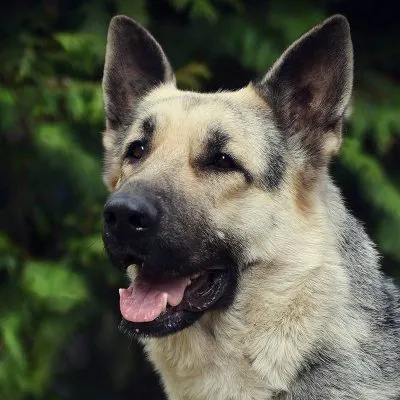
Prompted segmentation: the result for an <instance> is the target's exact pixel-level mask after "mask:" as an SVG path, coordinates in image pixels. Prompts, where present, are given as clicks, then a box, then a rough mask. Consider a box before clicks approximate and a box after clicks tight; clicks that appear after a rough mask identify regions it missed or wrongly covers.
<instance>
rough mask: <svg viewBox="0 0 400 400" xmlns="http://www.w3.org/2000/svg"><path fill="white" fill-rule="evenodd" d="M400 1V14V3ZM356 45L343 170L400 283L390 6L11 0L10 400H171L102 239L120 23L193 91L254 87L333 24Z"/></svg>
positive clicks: (1, 136)
mask: <svg viewBox="0 0 400 400" xmlns="http://www.w3.org/2000/svg"><path fill="white" fill-rule="evenodd" d="M393 4H394V2H393ZM338 12H340V13H343V14H344V15H346V16H347V17H348V19H349V21H350V24H351V28H352V34H353V41H354V47H355V66H356V68H355V77H356V78H355V89H354V101H353V112H352V116H351V118H350V120H349V122H348V123H347V126H346V130H345V139H344V142H343V147H342V152H341V154H340V156H339V158H338V159H337V160H336V161H335V162H334V164H333V166H332V168H333V172H334V175H335V179H336V181H337V182H338V184H339V185H340V186H341V187H342V189H343V192H344V196H345V198H346V200H347V204H348V206H349V207H350V208H351V209H352V210H353V212H354V213H355V214H356V215H357V216H358V217H360V218H361V219H362V220H363V221H364V222H365V224H366V227H367V230H368V232H369V233H370V235H371V236H372V238H373V239H374V241H375V242H376V243H377V244H378V247H379V249H380V251H381V253H382V255H383V258H382V266H383V268H384V270H385V271H386V272H387V273H388V274H390V275H392V276H394V277H395V278H396V279H399V278H400V268H399V265H400V239H399V238H400V168H399V158H400V140H399V135H400V90H399V89H400V44H399V42H400V24H399V23H398V20H399V19H398V12H397V10H396V9H395V6H394V5H393V6H391V3H390V2H384V1H350V0H349V1H342V0H326V1H311V0H307V1H306V0H304V1H298V0H291V1H279V0H272V1H261V0H260V1H244V0H220V1H211V0H169V1H162V0H160V1H156V0H148V1H147V0H110V1H103V2H100V1H82V0H68V1H67V0H64V1H33V0H32V1H25V2H20V1H6V2H3V3H2V4H1V5H0V211H1V214H0V398H1V399H7V400H9V399H10V400H14V399H78V400H79V399H93V398H96V399H97V400H101V399H114V400H118V399H159V398H161V397H160V396H161V395H160V394H159V393H160V392H159V389H158V385H157V380H156V378H155V377H154V376H153V375H152V372H151V367H149V366H148V365H147V364H145V363H144V361H143V357H142V354H141V352H140V349H139V348H138V346H137V345H136V343H134V342H132V341H130V340H129V339H128V338H126V337H123V336H122V335H121V334H120V333H119V332H118V330H117V325H118V323H119V318H120V316H119V307H118V295H117V289H118V287H119V286H120V285H126V282H125V283H124V282H123V280H122V276H121V274H120V273H119V272H118V271H116V270H114V269H113V267H111V266H110V264H109V262H108V261H107V259H106V257H105V254H104V250H103V245H102V241H101V222H102V221H101V216H102V207H103V203H104V200H105V198H106V191H105V189H104V188H103V185H102V181H101V131H102V130H103V128H104V122H103V105H102V93H101V77H102V68H103V61H104V51H105V39H106V31H107V26H108V23H109V20H110V18H111V17H112V16H113V15H115V14H119V13H124V14H126V15H129V16H132V17H134V18H135V19H137V20H138V21H139V22H141V23H143V24H144V25H145V26H147V27H148V28H149V29H150V30H151V32H152V33H153V34H154V36H155V37H156V38H157V39H158V40H159V42H160V43H161V44H162V45H163V47H164V48H165V50H166V52H167V54H168V55H169V58H170V60H171V62H172V64H173V65H174V67H175V68H176V70H177V77H178V82H179V85H180V87H182V88H191V89H195V90H206V91H209V90H216V89H219V88H239V87H240V86H243V85H245V84H247V82H248V81H249V80H250V79H251V78H254V77H256V76H261V75H262V74H263V73H264V72H266V71H267V69H268V67H269V66H270V65H271V64H272V62H273V61H274V60H275V59H276V58H277V57H278V56H279V55H280V53H281V52H282V51H283V49H284V48H285V46H287V45H288V44H290V43H291V42H292V41H293V40H294V39H296V38H297V37H298V36H299V35H300V34H301V33H303V32H305V31H306V30H308V29H309V28H311V27H312V26H313V25H314V24H316V23H318V22H320V21H321V20H323V19H324V18H325V17H327V16H329V15H331V14H333V13H338Z"/></svg>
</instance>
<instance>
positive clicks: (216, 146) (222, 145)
mask: <svg viewBox="0 0 400 400" xmlns="http://www.w3.org/2000/svg"><path fill="white" fill-rule="evenodd" d="M229 139H230V138H229V136H228V135H227V134H226V133H225V132H221V131H219V130H216V129H215V130H212V131H210V133H209V135H208V137H207V139H206V145H205V153H206V155H207V156H208V155H210V154H217V153H223V152H224V151H226V146H227V144H228V142H229Z"/></svg>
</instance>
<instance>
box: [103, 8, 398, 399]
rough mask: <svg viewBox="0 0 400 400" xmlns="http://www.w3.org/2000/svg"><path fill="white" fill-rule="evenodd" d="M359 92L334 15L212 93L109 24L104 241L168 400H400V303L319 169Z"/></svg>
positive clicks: (134, 34)
mask: <svg viewBox="0 0 400 400" xmlns="http://www.w3.org/2000/svg"><path fill="white" fill-rule="evenodd" d="M352 78H353V55H352V43H351V38H350V29H349V25H348V22H347V20H346V18H344V17H343V16H340V15H337V16H333V17H331V18H329V19H327V20H326V21H325V22H323V23H322V24H321V25H318V26H316V27H315V28H313V29H312V30H311V31H309V32H308V33H306V34H305V35H304V36H302V37H301V38H300V39H299V40H297V41H296V42H295V43H294V44H292V45H291V46H290V47H289V48H288V49H287V50H286V51H285V52H284V53H283V55H282V56H281V57H280V58H279V59H278V60H277V61H276V63H275V64H274V65H273V66H272V68H271V69H270V70H269V71H268V72H267V74H266V75H265V76H264V77H263V78H262V79H261V80H258V81H254V82H252V83H250V84H249V85H248V86H246V87H245V88H243V89H240V90H236V91H219V92H217V93H207V94H201V93H195V92H190V91H181V90H179V89H177V88H176V84H175V77H174V73H173V70H172V68H171V66H170V63H169V61H168V59H167V57H166V55H165V54H164V52H163V50H162V48H161V46H160V45H159V44H158V43H157V42H156V40H155V39H154V38H153V37H152V36H151V34H150V33H149V32H148V31H147V30H146V29H144V28H143V27H142V26H140V25H139V24H138V23H136V22H135V21H133V20H132V19H130V18H128V17H125V16H117V17H114V18H113V19H112V21H111V23H110V27H109V33H108V43H107V52H106V60H105V70H104V79H103V90H104V101H105V113H106V131H105V133H104V137H103V143H104V148H105V169H104V181H105V183H106V185H107V187H108V188H109V190H110V191H111V192H112V194H111V195H110V197H109V199H108V200H107V202H106V204H105V208H104V243H105V247H106V250H107V252H108V254H109V257H110V259H111V261H112V262H113V263H115V264H117V265H118V266H120V267H121V268H123V269H124V270H126V271H127V275H128V277H129V279H130V286H129V288H128V289H121V290H120V310H121V314H122V316H123V320H122V324H121V328H122V330H123V331H125V332H126V333H128V334H129V335H132V336H135V337H136V338H138V339H139V340H140V341H141V342H142V343H143V344H144V346H145V351H146V353H147V354H148V356H149V358H150V360H151V361H152V362H153V364H154V366H155V368H156V370H157V371H158V372H159V374H160V375H161V378H162V382H163V385H164V388H165V391H166V393H167V396H168V398H169V399H171V400H185V399H187V400H197V399H198V400H200V399H203V400H204V399H208V400H211V399H212V400H215V399H230V400H233V399H243V400H250V399H252V400H261V399H262V400H266V399H281V400H282V399H294V400H306V399H307V400H309V399H315V400H317V399H318V400H334V399H335V400H339V399H340V400H343V399H354V400H367V399H368V400H389V399H393V400H394V399H400V295H399V291H398V289H396V287H395V285H394V284H393V283H392V281H391V280H390V279H388V278H386V277H384V276H383V274H382V273H381V272H380V269H379V262H378V261H379V257H378V254H377V252H376V250H375V247H374V245H373V243H372V242H371V240H370V239H369V238H368V236H367V235H366V233H365V231H364V229H363V227H362V225H361V224H360V223H359V222H358V221H357V220H356V219H355V218H354V217H353V216H352V215H351V214H350V213H349V211H348V210H347V209H346V207H345V205H344V202H343V200H342V198H341V195H340V192H339V190H338V188H337V187H336V186H335V185H334V183H333V182H332V179H331V178H330V176H329V173H328V166H329V162H330V159H331V157H332V156H333V155H335V154H336V153H337V151H338V150H339V147H340V144H341V132H342V125H343V120H344V118H345V116H346V109H347V107H348V104H349V100H350V96H351V90H352Z"/></svg>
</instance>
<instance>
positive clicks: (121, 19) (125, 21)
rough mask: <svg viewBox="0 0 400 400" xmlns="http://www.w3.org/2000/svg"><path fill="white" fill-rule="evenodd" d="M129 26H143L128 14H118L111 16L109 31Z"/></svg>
mask: <svg viewBox="0 0 400 400" xmlns="http://www.w3.org/2000/svg"><path fill="white" fill-rule="evenodd" d="M129 28H136V29H137V28H142V27H141V25H140V24H138V23H137V22H136V21H135V20H134V19H132V18H129V17H127V16H126V15H116V16H115V17H112V18H111V21H110V25H109V27H108V29H109V31H120V30H123V29H129Z"/></svg>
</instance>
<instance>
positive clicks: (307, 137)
mask: <svg viewBox="0 0 400 400" xmlns="http://www.w3.org/2000/svg"><path fill="white" fill-rule="evenodd" d="M352 81H353V50H352V43H351V37H350V28H349V24H348V22H347V20H346V18H345V17H343V16H341V15H335V16H333V17H331V18H329V19H327V20H326V21H324V22H323V23H322V24H321V25H318V26H316V27H315V28H313V29H312V30H310V31H309V32H308V33H306V34H305V35H303V36H302V37H301V38H300V39H299V40H297V41H296V42H295V43H294V44H292V45H291V46H290V47H289V48H288V49H287V50H286V51H285V52H284V53H283V55H282V56H281V57H280V58H279V60H278V61H277V62H276V63H275V65H273V67H272V68H271V70H270V71H269V72H268V73H267V74H266V76H265V77H264V78H263V79H262V80H261V81H260V82H258V83H256V85H255V87H256V89H257V90H258V91H259V93H260V94H261V95H262V96H263V97H264V98H265V99H266V101H267V102H268V103H269V104H270V105H271V106H272V108H273V110H274V114H275V117H276V119H277V123H278V125H279V127H280V128H281V130H282V131H283V132H284V134H285V135H288V136H293V135H296V138H299V139H300V140H301V142H302V144H303V145H305V146H306V147H307V148H306V150H307V153H309V152H311V153H312V155H314V156H315V155H316V153H319V155H323V156H325V157H323V158H324V159H329V156H330V155H331V154H333V153H335V152H336V151H337V150H338V149H339V147H340V143H341V129H342V122H343V118H344V115H345V111H346V108H347V106H348V103H349V100H350V96H351V89H352Z"/></svg>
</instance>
